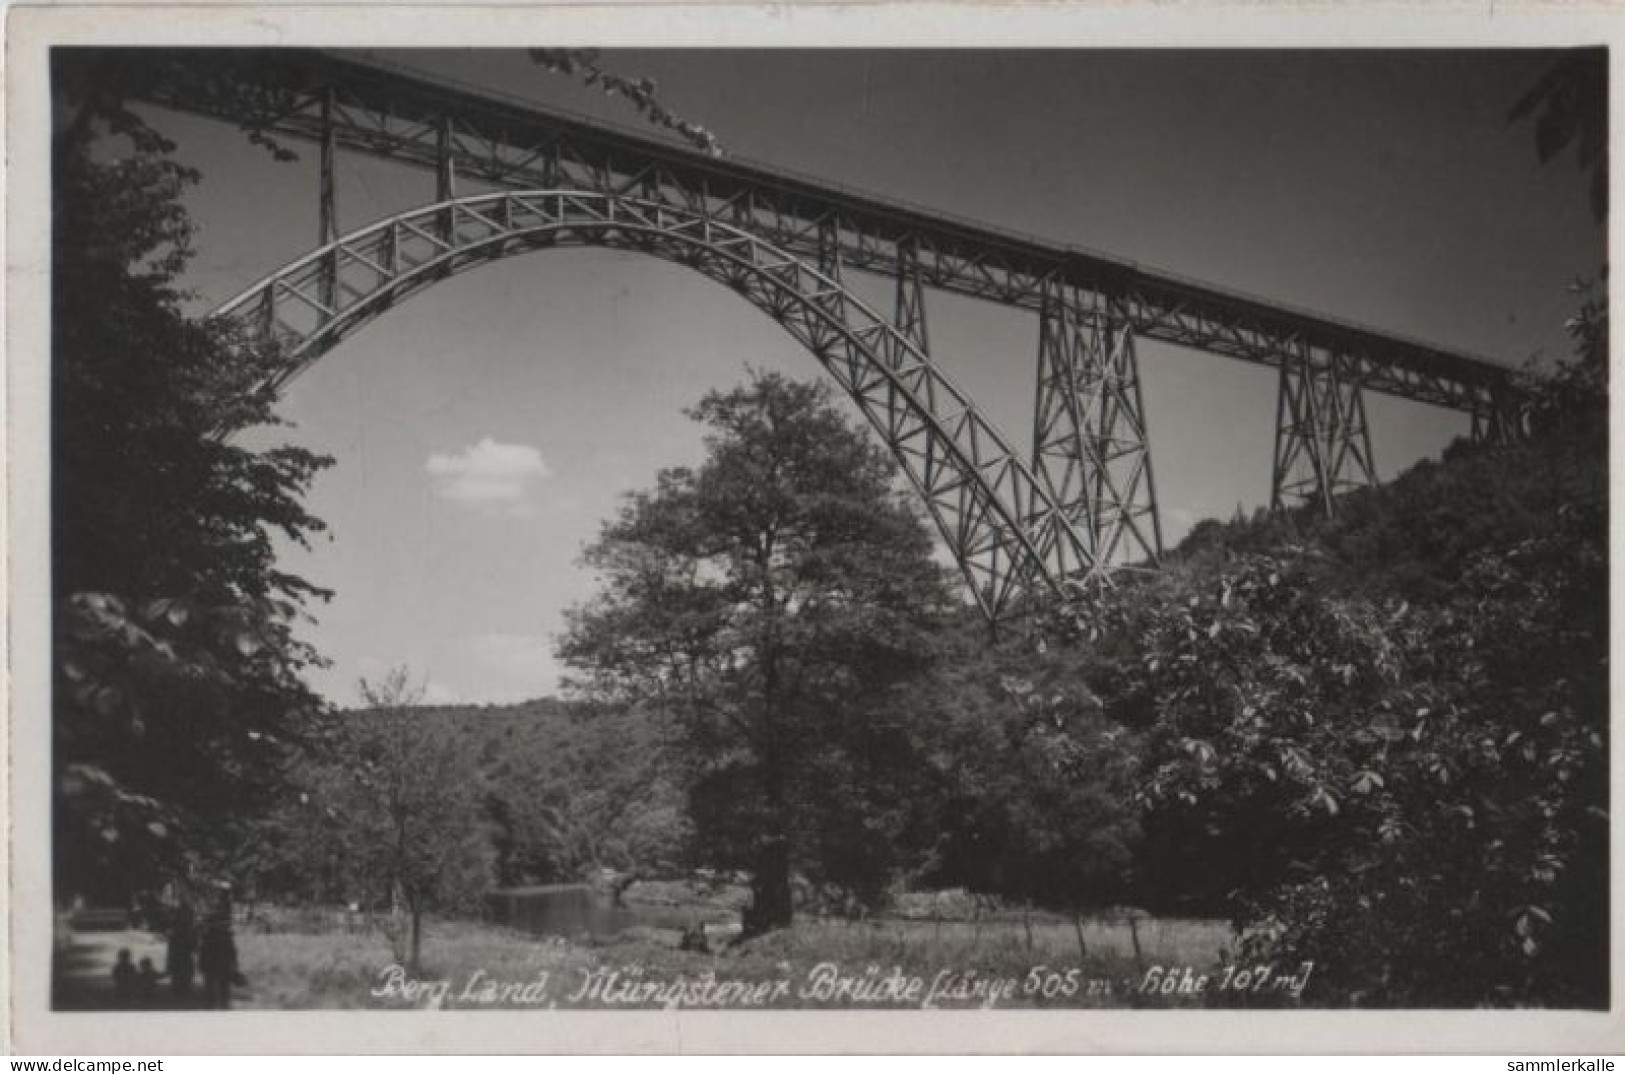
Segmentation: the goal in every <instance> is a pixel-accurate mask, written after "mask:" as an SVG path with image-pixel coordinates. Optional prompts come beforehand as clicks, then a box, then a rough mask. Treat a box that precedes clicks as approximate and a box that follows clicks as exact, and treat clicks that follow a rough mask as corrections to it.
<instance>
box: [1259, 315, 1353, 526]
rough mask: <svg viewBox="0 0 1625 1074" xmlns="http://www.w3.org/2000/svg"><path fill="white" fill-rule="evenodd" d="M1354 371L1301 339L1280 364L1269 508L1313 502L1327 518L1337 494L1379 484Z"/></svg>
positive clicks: (1340, 358)
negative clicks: (1320, 353)
mask: <svg viewBox="0 0 1625 1074" xmlns="http://www.w3.org/2000/svg"><path fill="white" fill-rule="evenodd" d="M1352 371H1353V370H1352V363H1351V362H1350V361H1349V359H1348V358H1347V357H1346V356H1344V355H1342V354H1339V353H1337V352H1335V351H1330V352H1326V354H1325V356H1324V358H1318V359H1317V357H1316V355H1315V354H1314V352H1313V349H1312V348H1310V347H1309V346H1308V345H1307V344H1301V343H1300V344H1299V346H1298V347H1297V349H1296V351H1295V353H1294V354H1292V355H1290V356H1289V357H1288V358H1287V360H1286V361H1284V362H1282V363H1281V373H1280V380H1279V391H1278V392H1277V395H1276V403H1275V463H1274V468H1273V475H1272V477H1271V481H1270V508H1271V509H1272V510H1280V509H1281V508H1283V507H1289V506H1297V505H1299V504H1303V503H1316V504H1319V505H1320V508H1321V510H1322V511H1324V512H1325V514H1326V515H1327V517H1330V516H1331V514H1332V510H1333V501H1334V499H1335V498H1336V496H1337V495H1338V494H1339V493H1342V492H1346V491H1348V490H1349V489H1354V488H1360V487H1363V486H1366V485H1374V484H1376V483H1377V475H1376V463H1375V462H1374V461H1373V457H1372V454H1371V429H1370V426H1369V425H1368V424H1367V422H1366V416H1365V397H1364V394H1363V393H1362V392H1361V388H1360V384H1359V381H1358V380H1357V379H1356V378H1355V377H1354V376H1352Z"/></svg>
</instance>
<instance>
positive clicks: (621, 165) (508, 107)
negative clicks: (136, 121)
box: [126, 49, 1514, 411]
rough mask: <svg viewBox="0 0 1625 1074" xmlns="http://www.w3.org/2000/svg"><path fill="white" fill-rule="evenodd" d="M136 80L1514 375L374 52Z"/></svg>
mask: <svg viewBox="0 0 1625 1074" xmlns="http://www.w3.org/2000/svg"><path fill="white" fill-rule="evenodd" d="M126 55H127V54H126ZM167 55H168V56H169V57H174V56H175V55H176V54H175V53H174V52H168V53H167ZM126 62H129V61H126ZM135 85H137V86H138V90H137V93H138V95H139V96H141V97H142V98H144V99H146V100H148V101H150V102H152V103H156V104H159V105H162V106H165V107H168V108H172V109H175V110H179V111H184V112H189V113H193V114H201V115H206V116H211V117H214V118H218V119H223V120H226V121H229V122H233V123H238V124H241V125H244V126H247V127H250V128H252V129H256V130H259V131H261V132H263V133H265V134H268V135H272V136H284V137H291V138H296V139H301V140H307V141H315V142H321V141H322V140H323V139H324V138H327V137H331V139H332V143H331V144H332V145H333V146H335V147H336V148H342V149H344V150H348V151H354V152H360V153H366V154H369V155H373V156H378V157H383V158H386V159H390V160H394V161H398V162H403V163H407V164H413V165H417V166H420V167H423V168H428V169H437V170H440V171H441V172H442V174H444V173H445V170H446V166H447V164H448V163H449V164H450V165H451V166H452V167H453V168H454V169H455V172H456V174H458V175H461V176H466V177H470V178H474V179H477V180H480V181H483V182H487V183H491V184H494V185H497V186H506V187H510V188H515V189H538V188H550V187H551V188H557V187H559V186H560V185H564V186H580V187H584V188H587V189H594V190H609V191H614V192H622V193H624V192H631V191H638V192H642V193H643V194H645V195H646V196H648V197H650V198H651V199H654V200H660V199H670V200H672V201H673V202H674V203H681V204H683V205H684V206H685V207H687V208H690V209H693V208H702V209H705V210H707V211H714V212H716V213H718V214H719V215H727V217H728V219H730V220H731V221H732V222H735V223H738V224H741V225H742V226H748V227H750V228H751V229H752V230H754V231H756V232H757V233H759V234H763V235H765V236H768V237H770V238H771V239H772V241H774V242H775V243H777V244H778V245H780V246H781V247H783V248H785V249H787V250H789V251H791V252H793V253H796V254H798V255H800V256H803V257H806V258H808V259H818V260H823V259H827V258H830V257H831V256H833V254H834V252H835V251H837V250H838V252H839V257H840V259H841V262H842V263H843V264H844V265H846V266H850V267H853V268H858V269H865V270H872V271H877V272H886V273H894V272H897V271H899V270H900V269H902V268H903V267H904V265H905V264H909V265H917V266H918V271H919V272H920V275H921V278H922V280H923V281H924V282H925V283H926V284H927V285H929V286H932V287H936V288H940V289H942V290H946V291H949V292H954V293H958V294H964V295H970V296H974V297H978V298H983V299H988V300H991V301H995V302H999V303H1003V304H1006V305H1011V306H1016V307H1021V308H1027V309H1039V308H1042V307H1043V306H1044V305H1045V304H1046V303H1047V302H1065V303H1068V304H1072V305H1074V306H1075V307H1076V308H1077V309H1079V310H1080V311H1081V312H1083V313H1084V314H1085V315H1087V316H1099V317H1103V318H1107V317H1109V318H1112V319H1114V320H1116V321H1119V322H1126V323H1128V324H1131V325H1132V326H1133V327H1134V329H1135V331H1136V332H1137V333H1138V334H1139V335H1141V336H1143V337H1145V338H1150V339H1156V340H1160V341H1164V342H1169V343H1174V344H1179V345H1184V346H1189V347H1193V348H1197V349H1200V350H1204V351H1207V352H1210V353H1213V354H1217V355H1221V356H1225V357H1229V358H1234V359H1240V360H1244V361H1251V362H1257V363H1261V364H1264V365H1269V366H1275V367H1279V366H1281V365H1283V364H1286V363H1288V362H1308V363H1309V364H1310V365H1311V366H1312V367H1313V366H1324V367H1329V366H1330V365H1332V364H1333V363H1334V362H1335V363H1338V364H1339V366H1340V368H1341V369H1343V370H1345V371H1347V372H1346V373H1345V375H1347V374H1348V372H1351V373H1352V375H1353V377H1354V378H1355V379H1356V380H1357V381H1358V383H1359V384H1360V385H1361V386H1362V387H1364V388H1367V389H1369V390H1374V391H1380V392H1384V393H1388V394H1392V395H1397V396H1401V397H1404V398H1408V399H1414V400H1418V401H1421V402H1427V403H1433V404H1437V405H1441V406H1446V407H1451V408H1455V409H1461V410H1474V411H1476V410H1483V409H1486V408H1488V407H1490V406H1492V405H1494V402H1493V401H1494V400H1502V401H1504V400H1505V399H1506V398H1507V397H1508V396H1509V395H1510V394H1511V393H1512V392H1513V391H1514V389H1513V386H1512V382H1511V370H1509V369H1508V368H1507V367H1505V366H1502V365H1498V364H1496V363H1493V362H1489V361H1486V360H1483V359H1480V358H1475V357H1471V356H1469V355H1465V354H1461V353H1458V352H1455V351H1451V350H1447V349H1444V348H1441V347H1437V346H1432V345H1429V344H1426V343H1422V342H1419V341H1416V340H1412V339H1407V338H1403V337H1400V336H1397V335H1394V334H1391V333H1385V332H1381V331H1378V330H1376V329H1372V328H1368V327H1363V326H1360V325H1356V324H1352V323H1348V322H1345V321H1341V320H1338V319H1335V318H1332V317H1328V316H1324V315H1320V314H1315V313H1311V312H1307V311H1304V310H1299V309H1294V308H1292V307H1289V306H1286V305H1283V304H1280V303H1275V302H1271V301H1268V300H1266V299H1262V298H1258V297H1256V296H1252V295H1246V294H1241V293H1238V292H1234V291H1229V290H1225V289H1223V288H1220V287H1215V286H1213V285H1210V284H1205V283H1200V282H1197V281H1192V280H1187V279H1183V278H1180V277H1178V276H1176V275H1173V274H1170V273H1166V272H1162V271H1157V270H1152V269H1148V268H1144V267H1141V266H1139V265H1137V264H1135V263H1133V262H1131V261H1126V260H1119V259H1116V258H1113V257H1110V256H1108V255H1104V254H1100V253H1097V252H1093V251H1088V250H1083V249H1078V248H1074V247H1070V246H1066V245H1062V244H1057V243H1049V242H1044V241H1042V240H1039V239H1035V238H1032V237H1028V236H1023V235H1019V234H1016V233H1013V232H1009V231H1004V230H1000V229H997V228H993V227H989V226H986V225H984V224H978V223H974V222H970V221H966V220H961V219H957V218H955V217H953V216H950V215H947V214H942V213H936V212H931V211H928V210H924V209H921V208H919V207H916V206H912V205H907V204H903V203H900V202H896V201H891V200H887V199H884V198H880V197H875V196H872V195H867V194H861V193H857V192H854V191H851V190H846V189H843V188H841V187H839V186H836V185H834V184H830V183H825V182H820V181H817V180H813V179H809V178H806V177H804V176H800V175H796V174H793V173H790V172H787V171H784V170H781V169H776V168H771V167H768V166H766V165H761V164H756V163H751V162H746V161H742V160H736V159H726V158H713V157H709V156H707V155H705V154H703V153H699V152H696V151H692V150H688V149H686V148H683V147H680V146H676V145H673V144H670V143H667V142H663V141H660V140H658V139H655V138H649V137H644V136H641V135H638V134H634V133H630V132H627V131H624V130H621V129H618V128H615V127H613V126H610V125H606V124H601V123H597V122H593V121H589V120H585V119H582V118H580V117H574V116H570V115H565V114H561V113H558V112H555V111H549V110H546V109H543V108H540V107H537V106H535V105H532V104H529V103H526V102H520V101H516V100H514V99H510V98H503V97H499V96H496V95H492V94H489V93H485V92H479V91H475V90H472V89H469V88H466V87H462V86H458V85H451V84H447V83H445V82H444V81H439V80H433V79H431V78H428V77H424V76H421V75H418V74H415V73H409V72H407V71H404V70H401V69H396V68H391V67H387V66H383V65H379V64H377V63H373V62H361V61H357V60H354V59H348V58H344V57H339V56H335V55H332V54H328V53H323V52H317V51H310V50H295V49H290V50H285V51H279V52H276V53H273V54H270V56H269V57H268V54H267V53H266V52H264V51H253V52H249V51H236V50H196V51H194V52H192V53H190V54H189V55H188V56H187V58H186V60H185V61H184V62H179V61H175V60H173V59H169V60H167V61H166V60H160V59H154V60H153V61H151V62H150V63H149V64H148V66H147V69H146V70H144V71H143V72H142V75H141V77H140V78H139V79H138V80H137V81H136V82H135Z"/></svg>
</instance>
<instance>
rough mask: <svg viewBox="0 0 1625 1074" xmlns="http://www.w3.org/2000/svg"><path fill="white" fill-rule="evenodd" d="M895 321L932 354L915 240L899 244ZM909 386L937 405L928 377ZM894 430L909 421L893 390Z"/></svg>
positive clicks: (910, 339) (928, 403)
mask: <svg viewBox="0 0 1625 1074" xmlns="http://www.w3.org/2000/svg"><path fill="white" fill-rule="evenodd" d="M892 325H893V327H895V328H896V329H897V333H898V335H900V336H902V337H903V338H904V339H906V340H907V341H908V342H910V343H912V344H914V346H915V347H916V348H917V349H918V350H919V352H920V353H921V354H922V355H926V356H929V355H930V354H931V334H930V332H929V330H928V329H927V327H926V319H925V283H924V280H923V278H922V277H921V274H920V250H919V247H918V246H917V245H915V244H914V243H913V242H900V243H898V244H897V298H896V302H895V303H894V304H893V309H892ZM910 387H912V388H915V389H916V390H919V391H922V392H923V393H924V396H925V398H924V400H923V401H924V402H925V404H926V406H928V407H931V408H933V409H934V408H935V407H936V393H935V387H934V385H932V384H931V383H930V382H929V381H926V380H919V381H918V383H914V384H911V385H910ZM891 395H892V399H891V404H890V406H889V408H888V410H889V412H890V414H891V423H892V424H891V433H892V435H893V437H896V436H897V435H899V434H900V433H901V432H902V430H903V428H904V425H905V423H906V421H907V411H906V408H905V407H904V406H903V404H902V400H901V399H899V398H897V397H896V396H897V393H896V390H895V389H892V390H891Z"/></svg>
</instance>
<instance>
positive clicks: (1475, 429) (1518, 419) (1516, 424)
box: [1468, 392, 1523, 444]
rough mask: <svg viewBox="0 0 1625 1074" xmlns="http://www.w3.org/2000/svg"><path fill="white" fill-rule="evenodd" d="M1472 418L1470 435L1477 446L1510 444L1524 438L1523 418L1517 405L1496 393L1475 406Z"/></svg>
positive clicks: (1491, 393)
mask: <svg viewBox="0 0 1625 1074" xmlns="http://www.w3.org/2000/svg"><path fill="white" fill-rule="evenodd" d="M1472 418H1473V423H1472V427H1471V430H1470V432H1469V434H1468V435H1469V437H1470V439H1471V440H1472V442H1473V443H1475V444H1510V443H1513V442H1514V441H1517V440H1519V439H1522V437H1523V417H1522V415H1520V414H1519V413H1518V411H1517V407H1516V405H1515V404H1512V403H1509V402H1508V401H1507V400H1506V399H1504V398H1502V397H1501V396H1499V395H1497V394H1496V393H1494V392H1487V393H1485V394H1484V395H1483V396H1481V397H1480V399H1479V401H1478V402H1477V403H1475V404H1474V406H1473V409H1472Z"/></svg>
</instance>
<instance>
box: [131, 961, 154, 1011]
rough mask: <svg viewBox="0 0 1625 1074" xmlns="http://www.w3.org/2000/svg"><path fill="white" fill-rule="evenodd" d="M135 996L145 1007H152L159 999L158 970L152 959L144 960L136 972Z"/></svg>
mask: <svg viewBox="0 0 1625 1074" xmlns="http://www.w3.org/2000/svg"><path fill="white" fill-rule="evenodd" d="M135 995H136V998H137V999H139V1000H140V1001H141V1005H142V1006H143V1007H150V1006H152V1004H153V1001H154V1000H156V999H157V998H158V968H157V967H156V966H154V965H153V964H152V959H150V958H144V959H142V960H141V964H140V965H139V966H137V967H136V971H135Z"/></svg>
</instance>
